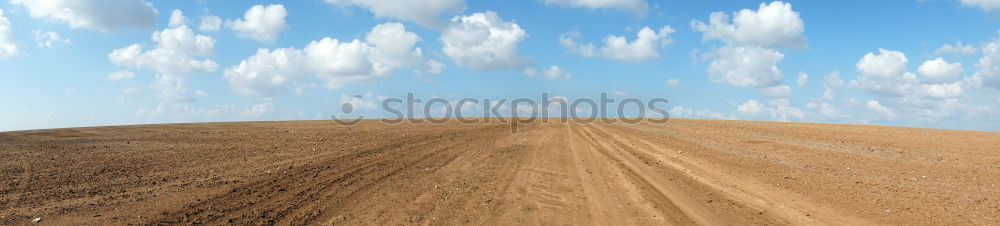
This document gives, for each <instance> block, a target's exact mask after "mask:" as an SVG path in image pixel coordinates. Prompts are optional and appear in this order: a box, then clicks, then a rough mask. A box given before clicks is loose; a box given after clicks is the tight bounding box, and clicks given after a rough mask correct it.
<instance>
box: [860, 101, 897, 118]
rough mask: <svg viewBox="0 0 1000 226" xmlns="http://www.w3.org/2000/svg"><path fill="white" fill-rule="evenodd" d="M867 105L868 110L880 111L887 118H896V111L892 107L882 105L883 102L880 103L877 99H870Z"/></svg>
mask: <svg viewBox="0 0 1000 226" xmlns="http://www.w3.org/2000/svg"><path fill="white" fill-rule="evenodd" d="M866 106H867V107H868V110H870V111H872V112H875V113H878V114H879V115H881V116H882V117H883V118H885V119H886V120H889V121H892V120H896V113H895V112H893V111H892V109H890V108H888V107H885V106H882V104H880V103H879V102H878V101H877V100H869V101H868V104H867V105H866Z"/></svg>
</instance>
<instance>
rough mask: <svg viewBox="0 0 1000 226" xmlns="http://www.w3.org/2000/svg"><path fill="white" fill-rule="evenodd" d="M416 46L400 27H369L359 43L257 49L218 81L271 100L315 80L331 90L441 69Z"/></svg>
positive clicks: (412, 35)
mask: <svg viewBox="0 0 1000 226" xmlns="http://www.w3.org/2000/svg"><path fill="white" fill-rule="evenodd" d="M419 41H420V37H419V36H417V34H415V33H413V32H409V31H406V28H405V27H404V26H403V24H400V23H385V24H380V25H377V26H375V27H373V28H372V30H371V31H370V32H368V34H367V37H366V39H365V40H364V41H362V40H358V39H354V40H352V41H340V40H337V39H334V38H330V37H325V38H323V39H321V40H319V41H312V42H310V43H309V44H308V45H307V46H306V47H305V48H303V49H297V48H291V47H290V48H279V49H273V50H272V49H259V50H257V53H256V54H254V55H253V56H250V57H249V58H247V59H244V60H243V61H241V62H240V64H239V65H237V66H233V67H230V68H228V69H226V71H225V73H224V77H225V78H226V79H227V80H228V81H229V83H230V84H232V85H233V88H234V89H235V90H236V91H237V92H239V93H242V94H246V95H253V96H260V97H271V96H275V95H278V94H280V93H282V92H285V91H288V90H292V89H295V88H297V87H294V86H302V85H304V84H308V83H310V82H311V81H312V80H313V79H318V80H321V81H322V82H323V83H325V86H326V88H328V89H337V88H339V87H340V86H342V85H343V84H345V83H349V82H356V81H363V80H368V79H371V78H375V77H382V76H386V75H389V74H391V73H392V72H394V71H396V70H398V69H401V68H404V67H415V68H418V69H426V70H427V71H429V72H432V73H433V72H439V71H440V70H441V68H442V67H443V64H441V63H440V62H437V61H434V60H429V59H426V58H424V57H423V52H422V50H421V49H420V48H415V47H414V46H415V45H416V43H417V42H419Z"/></svg>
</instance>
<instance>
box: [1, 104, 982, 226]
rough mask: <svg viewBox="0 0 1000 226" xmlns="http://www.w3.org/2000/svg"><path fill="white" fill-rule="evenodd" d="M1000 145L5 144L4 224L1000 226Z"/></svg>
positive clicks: (473, 131)
mask: <svg viewBox="0 0 1000 226" xmlns="http://www.w3.org/2000/svg"><path fill="white" fill-rule="evenodd" d="M998 180H1000V134H997V133H978V132H963V131H946V130H930V129H909V128H890V127H866V126H845V125H814V124H792V123H764V122H745V121H703V120H672V121H671V122H669V123H667V124H664V125H618V124H601V123H593V124H574V123H568V124H562V123H547V124H534V125H528V126H523V127H521V132H520V133H517V134H511V133H510V132H509V129H508V127H507V126H506V125H503V124H475V125H460V124H448V125H395V126H390V125H382V124H379V123H378V122H374V121H368V122H364V123H362V124H361V125H359V126H355V127H348V128H344V127H339V126H337V125H335V124H333V123H330V122H328V121H293V122H253V123H202V124H173V125H141V126H123V127H94V128H76V129H54V130H35V131H18V132H6V133H0V225H20V224H31V221H32V219H34V218H36V217H41V218H42V220H41V222H40V224H60V225H61V224H73V225H76V224H90V225H106V224H174V223H180V224H192V223H199V224H237V225H245V224H252V225H260V224H263V225H270V224H279V225H299V224H333V225H343V224H378V225H398V224H431V225H439V224H488V225H514V224H516V225H524V224H532V225H542V224H544V225H553V224H559V225H590V224H593V225H612V224H613V225H622V224H627V225H650V224H672V225H692V224H703V225H763V224H768V225H775V224H777V225H785V224H794V225H824V224H826V225H863V224H864V225H867V224H889V225H912V224H921V225H924V224H929V225H956V224H957V225H990V224H994V225H995V224H1000V188H998V187H997V184H1000V181H998Z"/></svg>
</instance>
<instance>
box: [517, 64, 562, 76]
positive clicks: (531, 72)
mask: <svg viewBox="0 0 1000 226" xmlns="http://www.w3.org/2000/svg"><path fill="white" fill-rule="evenodd" d="M522 73H523V74H524V75H527V76H528V77H535V76H539V75H541V76H542V78H545V79H570V78H572V77H573V74H570V73H569V72H566V71H565V70H563V69H562V68H559V66H556V65H552V66H550V67H549V69H546V70H544V71H539V70H538V69H535V68H527V69H524V71H522Z"/></svg>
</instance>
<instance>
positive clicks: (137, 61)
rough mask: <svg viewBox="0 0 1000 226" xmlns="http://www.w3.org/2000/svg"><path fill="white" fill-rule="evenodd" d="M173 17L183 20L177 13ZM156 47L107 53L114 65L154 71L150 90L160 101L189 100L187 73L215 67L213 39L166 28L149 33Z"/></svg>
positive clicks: (183, 27) (187, 30)
mask: <svg viewBox="0 0 1000 226" xmlns="http://www.w3.org/2000/svg"><path fill="white" fill-rule="evenodd" d="M176 16H180V17H183V15H181V14H177V15H176ZM151 39H152V40H153V42H155V43H156V47H155V48H153V49H149V50H146V51H143V47H142V45H140V44H133V45H130V46H128V47H124V48H119V49H115V50H114V51H112V52H111V53H110V54H108V59H109V60H110V61H111V63H113V64H114V65H117V66H120V67H126V68H131V69H147V70H152V71H155V72H156V73H157V74H156V81H155V82H154V83H153V84H152V88H153V89H155V90H157V91H159V93H160V96H159V97H160V98H161V99H167V100H184V99H189V97H188V95H187V94H186V93H187V84H186V82H185V80H186V78H187V76H188V75H190V74H197V73H208V72H213V71H215V70H216V69H217V68H218V67H219V65H218V64H217V63H215V61H212V60H210V59H207V58H208V57H209V56H211V54H212V51H213V48H214V46H215V42H216V41H215V39H213V38H212V37H208V36H203V35H198V34H195V33H194V31H192V30H191V29H190V28H188V27H187V25H183V24H182V25H178V26H175V27H169V28H166V29H163V30H162V31H157V32H154V33H153V36H152V38H151Z"/></svg>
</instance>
